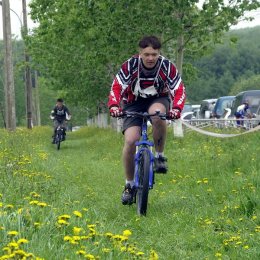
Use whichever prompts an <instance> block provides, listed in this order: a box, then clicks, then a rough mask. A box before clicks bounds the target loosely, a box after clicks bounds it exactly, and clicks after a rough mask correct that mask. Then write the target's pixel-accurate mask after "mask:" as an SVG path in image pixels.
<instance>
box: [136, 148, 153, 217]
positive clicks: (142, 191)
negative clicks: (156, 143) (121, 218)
mask: <svg viewBox="0 0 260 260" xmlns="http://www.w3.org/2000/svg"><path fill="white" fill-rule="evenodd" d="M150 157H151V155H150V152H149V151H148V150H143V151H142V154H141V155H140V160H139V164H138V175H139V178H138V179H139V183H138V190H137V213H138V214H139V215H146V212H147V205H148V194H149V173H150V159H151V158H150Z"/></svg>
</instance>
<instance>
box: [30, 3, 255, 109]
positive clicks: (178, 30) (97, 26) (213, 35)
mask: <svg viewBox="0 0 260 260" xmlns="http://www.w3.org/2000/svg"><path fill="white" fill-rule="evenodd" d="M197 3H198V1H197V0H189V1H179V0H177V1H172V0H165V1H159V0H156V1H154V0H146V1H125V0H121V1H116V0H113V1H105V0H98V1H88V0H84V1H78V0H73V1H71V0H56V1H46V0H33V1H31V4H30V6H31V16H32V18H33V19H34V20H35V21H37V22H38V23H39V27H38V28H37V29H35V30H34V33H33V35H32V36H31V37H28V38H27V45H28V47H29V49H30V52H31V55H32V56H33V60H34V63H35V67H36V68H37V69H38V70H39V71H40V72H41V73H42V76H43V77H45V78H46V79H47V80H48V82H49V86H50V87H52V88H54V89H62V90H64V91H65V92H64V93H66V99H67V100H68V101H70V102H73V103H74V104H75V105H77V106H78V105H80V106H82V105H84V106H86V107H87V108H88V110H90V111H91V112H92V113H93V112H95V110H96V107H97V106H98V105H99V104H100V103H101V102H106V98H107V95H108V92H109V89H110V85H111V81H112V78H113V75H114V73H116V72H117V70H118V68H119V66H120V64H121V63H122V62H123V61H124V60H125V59H127V58H129V57H130V56H131V55H132V54H134V53H135V52H137V42H138V40H139V39H140V38H141V37H142V36H143V35H145V34H155V35H158V36H160V37H161V39H162V41H163V43H164V48H163V53H165V55H167V56H169V57H170V58H172V59H173V60H174V59H175V58H176V59H177V60H176V62H177V66H178V67H179V68H182V61H181V60H180V57H181V56H182V54H183V52H184V50H185V55H186V56H185V57H187V58H188V59H186V60H187V61H186V60H185V63H186V62H187V63H188V64H189V63H190V60H192V59H193V58H194V57H197V56H198V55H202V54H204V53H205V51H207V50H209V49H211V48H212V44H215V43H217V42H219V41H220V39H221V36H222V33H223V32H224V31H227V30H228V29H229V28H230V25H232V24H235V23H236V21H237V20H238V18H240V17H241V16H242V15H243V14H244V12H245V11H247V10H251V9H255V8H257V7H258V6H259V3H258V2H255V1H247V0H244V1H239V2H237V1H229V5H224V3H223V1H222V0H218V1H217V0H210V1H207V2H205V3H204V5H203V8H202V9H201V10H200V9H199V8H198V7H197V6H196V4H197ZM147 7H149V8H147ZM180 36H183V37H184V42H183V44H181V45H179V43H178V41H177V39H178V37H180ZM184 67H185V65H184ZM188 67H190V66H189V65H188V66H186V69H184V72H187V71H190V69H188V70H187V68H188ZM184 78H185V80H186V82H190V81H191V79H192V78H191V77H189V74H185V75H184Z"/></svg>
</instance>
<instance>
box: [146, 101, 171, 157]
mask: <svg viewBox="0 0 260 260" xmlns="http://www.w3.org/2000/svg"><path fill="white" fill-rule="evenodd" d="M156 110H159V111H160V112H161V113H165V112H166V109H165V106H164V105H163V104H161V103H154V104H152V105H151V106H150V108H149V111H148V112H149V113H154V112H155V111H156ZM152 123H153V140H154V146H155V151H156V152H159V153H162V152H163V151H164V146H165V140H166V130H167V126H166V120H161V119H160V118H159V117H153V119H152Z"/></svg>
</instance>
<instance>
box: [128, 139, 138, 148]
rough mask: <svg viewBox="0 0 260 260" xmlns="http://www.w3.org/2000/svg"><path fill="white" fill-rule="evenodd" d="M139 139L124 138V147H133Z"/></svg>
mask: <svg viewBox="0 0 260 260" xmlns="http://www.w3.org/2000/svg"><path fill="white" fill-rule="evenodd" d="M138 140H139V138H137V137H136V138H134V137H132V138H125V148H133V147H135V143H136V142H137V141H138Z"/></svg>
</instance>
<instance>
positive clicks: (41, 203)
mask: <svg viewBox="0 0 260 260" xmlns="http://www.w3.org/2000/svg"><path fill="white" fill-rule="evenodd" d="M37 205H38V206H40V207H42V208H43V207H46V206H47V203H45V202H39V203H38V204H37Z"/></svg>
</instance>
